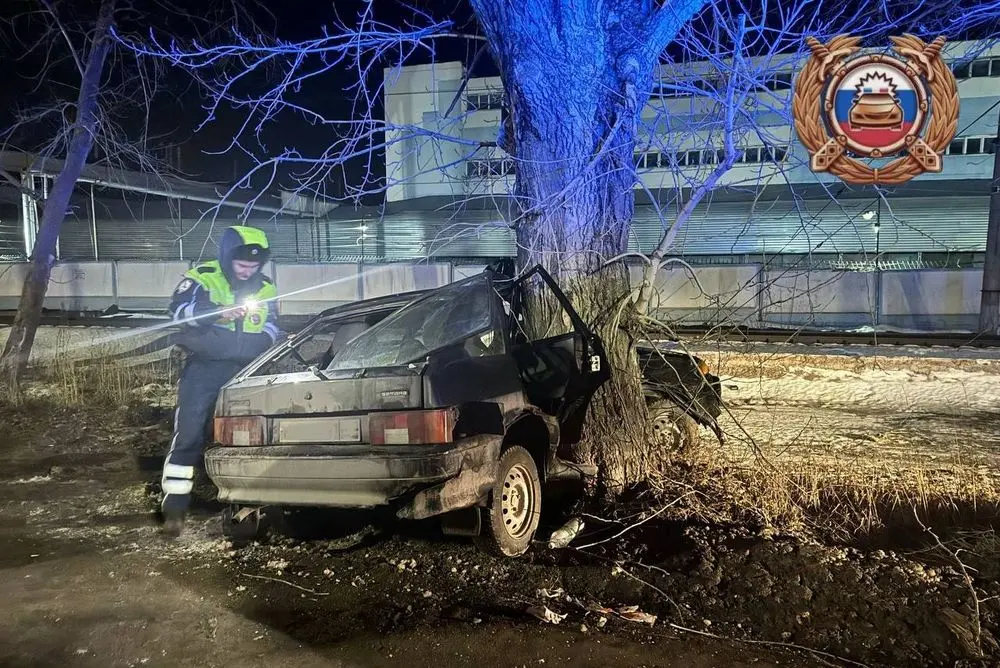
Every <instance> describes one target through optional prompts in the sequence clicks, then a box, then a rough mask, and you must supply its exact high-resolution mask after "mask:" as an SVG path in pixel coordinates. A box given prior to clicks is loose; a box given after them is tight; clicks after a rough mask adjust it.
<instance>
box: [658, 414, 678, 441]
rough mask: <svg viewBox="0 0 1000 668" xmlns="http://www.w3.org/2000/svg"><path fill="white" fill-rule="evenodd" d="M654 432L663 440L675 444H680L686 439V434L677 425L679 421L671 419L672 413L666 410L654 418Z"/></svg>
mask: <svg viewBox="0 0 1000 668" xmlns="http://www.w3.org/2000/svg"><path fill="white" fill-rule="evenodd" d="M653 432H654V433H655V434H656V436H657V437H658V438H659V439H660V440H661V441H663V442H666V443H671V444H673V445H680V444H681V442H682V441H683V440H684V434H683V433H682V432H681V429H680V427H678V426H677V422H676V421H674V420H672V419H670V413H669V412H666V411H664V412H662V413H660V415H658V416H657V417H656V418H655V419H654V420H653Z"/></svg>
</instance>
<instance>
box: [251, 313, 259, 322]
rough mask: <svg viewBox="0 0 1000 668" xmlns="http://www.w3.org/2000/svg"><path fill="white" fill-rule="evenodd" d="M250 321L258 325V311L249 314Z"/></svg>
mask: <svg viewBox="0 0 1000 668" xmlns="http://www.w3.org/2000/svg"><path fill="white" fill-rule="evenodd" d="M250 322H252V323H253V324H255V325H259V324H260V314H259V313H254V314H253V315H251V316H250Z"/></svg>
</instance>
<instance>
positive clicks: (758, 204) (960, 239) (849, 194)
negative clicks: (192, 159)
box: [384, 42, 1000, 269]
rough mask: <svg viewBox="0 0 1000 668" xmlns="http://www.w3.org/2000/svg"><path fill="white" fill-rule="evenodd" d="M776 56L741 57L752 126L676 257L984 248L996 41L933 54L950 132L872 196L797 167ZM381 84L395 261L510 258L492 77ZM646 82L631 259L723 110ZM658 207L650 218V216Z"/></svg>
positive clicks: (998, 103)
mask: <svg viewBox="0 0 1000 668" xmlns="http://www.w3.org/2000/svg"><path fill="white" fill-rule="evenodd" d="M781 58H782V57H780V56H772V57H770V59H769V62H768V64H767V65H766V68H765V65H764V64H758V63H752V64H751V70H752V69H753V68H754V67H759V69H760V72H761V76H760V77H759V78H756V77H755V80H756V82H757V83H758V84H759V85H758V87H757V92H755V93H752V94H750V95H749V97H748V98H747V99H746V103H745V107H744V108H745V109H746V110H747V112H749V116H748V117H749V118H752V119H753V122H752V123H748V124H747V126H746V127H745V128H743V132H742V133H741V136H740V137H739V138H738V146H739V150H738V156H739V158H738V162H737V164H736V165H735V166H734V167H733V168H732V169H731V170H729V171H728V172H727V173H726V174H725V175H724V176H723V177H722V179H721V181H720V183H719V186H720V187H719V188H717V189H716V190H714V191H713V192H712V193H711V195H710V196H708V197H706V198H705V201H704V202H703V203H702V204H701V205H700V206H699V207H698V209H697V210H696V212H695V214H694V216H693V217H692V219H691V220H690V221H689V223H688V224H687V225H686V226H685V227H684V229H683V230H682V232H681V234H680V236H679V237H678V240H677V246H676V248H675V252H676V253H677V254H678V255H682V256H684V257H685V258H688V259H691V260H693V261H695V262H703V263H716V264H718V263H728V262H732V263H740V262H748V261H749V262H759V261H762V260H763V261H779V262H780V261H783V260H787V261H793V262H794V261H797V260H796V259H798V260H801V259H802V258H803V257H804V256H808V258H809V260H810V264H817V263H819V264H821V265H824V266H828V267H832V268H861V269H864V267H865V265H866V264H867V263H868V262H869V261H870V258H871V256H873V255H874V254H875V253H876V252H877V253H880V254H882V257H883V258H884V261H885V262H886V263H888V264H886V265H885V266H884V267H883V268H890V267H893V266H898V268H910V267H912V268H918V267H957V266H969V265H970V264H974V263H976V262H977V261H978V260H979V258H980V257H981V253H982V250H983V248H984V246H985V241H986V224H987V217H988V209H989V193H990V179H991V176H992V171H993V162H994V156H993V146H994V138H995V137H996V136H997V125H998V115H1000V48H998V47H991V46H990V45H986V44H982V43H970V42H954V43H950V44H948V45H947V48H946V58H945V59H946V61H948V62H949V64H950V65H951V66H952V69H953V71H954V72H955V74H956V79H957V80H958V88H959V93H960V96H961V116H960V118H959V123H958V129H959V133H958V135H957V136H956V137H955V139H954V141H953V142H952V143H951V145H950V146H949V147H948V149H947V150H946V151H945V155H944V169H943V171H942V172H941V173H938V174H929V173H928V174H924V175H922V176H919V177H917V178H916V179H914V180H913V181H912V182H910V183H908V184H905V185H903V186H899V187H891V188H883V189H882V192H883V194H884V198H880V197H878V195H877V193H876V191H875V189H873V188H870V187H869V188H862V187H851V186H846V184H844V183H843V182H841V181H839V180H838V179H836V177H833V176H830V175H827V174H816V173H813V172H812V171H810V169H809V167H808V162H809V155H808V153H807V152H806V150H805V148H804V147H803V146H802V145H801V143H799V140H798V137H797V136H796V134H795V130H794V128H793V127H792V124H791V110H790V100H791V95H792V85H793V81H794V77H795V75H796V72H797V71H798V69H799V68H800V67H801V66H802V64H803V63H804V58H805V56H796V57H794V58H793V57H785V58H784V60H781ZM385 76H386V89H385V90H386V92H385V114H386V121H387V122H388V123H389V124H390V126H393V127H398V128H400V129H399V130H398V131H397V132H390V133H388V136H387V144H388V148H387V150H386V174H387V179H388V182H389V188H388V201H389V211H391V212H392V213H390V214H389V215H388V216H386V222H385V225H386V228H385V230H384V232H385V233H386V234H387V235H389V236H387V237H386V247H387V249H395V250H396V251H398V252H400V253H402V254H403V255H410V254H414V255H415V254H416V249H417V248H418V247H419V248H423V250H424V252H425V253H428V254H431V255H437V256H461V257H467V258H489V257H496V256H503V255H512V254H513V252H514V247H513V240H512V238H511V234H510V232H509V230H507V229H506V228H505V225H504V219H503V215H502V213H501V211H502V210H503V208H504V207H503V206H502V205H500V206H498V205H497V204H496V203H497V202H498V201H503V200H504V199H505V198H506V196H507V195H508V194H509V193H510V192H511V191H512V188H513V180H514V172H515V171H516V168H517V166H516V162H515V160H514V159H512V158H511V157H510V156H508V155H506V154H505V153H504V152H503V150H502V149H500V148H499V147H497V146H496V145H495V141H496V138H497V133H498V131H499V128H500V125H501V123H502V119H503V116H504V114H505V113H506V112H505V111H504V93H503V87H502V83H501V81H500V79H499V78H469V79H468V80H466V71H465V68H464V67H463V65H462V63H459V62H446V63H434V64H429V65H419V66H413V67H405V68H401V69H399V70H387V71H386V73H385ZM659 78H660V81H661V83H660V84H659V88H658V89H657V90H654V93H653V95H652V96H651V97H650V99H649V101H648V103H647V105H646V107H645V109H644V111H643V121H644V123H643V125H644V127H645V130H643V131H641V133H642V134H641V136H640V138H639V141H638V143H637V149H636V151H637V152H636V156H635V160H636V166H637V172H638V182H637V183H636V185H635V188H636V194H637V206H636V213H635V217H634V220H633V226H632V249H633V250H641V251H649V250H651V249H652V248H653V247H654V246H655V245H656V243H657V241H658V240H659V238H660V236H661V235H662V231H663V227H664V224H669V223H670V222H671V218H670V216H671V207H673V209H672V210H674V211H675V210H676V207H677V206H678V201H679V200H680V201H683V199H684V198H685V197H686V192H685V191H684V190H680V191H679V190H678V186H679V185H681V186H683V184H684V183H688V184H690V183H695V184H697V183H700V181H701V179H703V178H704V176H705V175H707V174H708V173H709V172H710V171H711V170H712V169H713V168H714V166H715V164H716V163H717V161H719V160H720V159H721V153H722V151H721V149H722V145H721V141H720V138H721V135H720V133H719V132H718V130H717V129H713V128H712V127H711V126H712V124H713V120H714V122H716V123H717V122H718V118H719V117H720V116H721V114H720V109H719V102H717V99H718V96H717V95H712V94H705V95H699V94H697V92H696V91H699V90H700V91H712V90H713V89H717V88H718V87H720V86H721V85H723V84H722V81H721V80H720V79H719V75H718V74H717V73H715V72H712V71H710V70H709V68H708V67H707V66H705V65H697V64H695V65H692V66H688V67H685V74H684V75H683V76H672V75H671V73H670V72H668V71H666V68H664V70H663V71H661V73H660V77H659ZM666 119H669V123H668V122H666ZM668 126H669V128H670V130H669V131H668V130H667V129H666V128H667V127H668ZM415 130H416V131H415ZM679 192H680V197H678V193H679ZM831 193H832V194H833V195H834V196H831ZM651 201H655V202H657V203H658V206H656V207H654V206H652V205H651V204H650V202H651ZM449 205H450V207H451V208H448V207H449ZM442 207H444V208H442ZM662 207H665V208H666V212H665V215H664V216H663V217H661V215H660V214H659V213H658V212H657V209H658V208H662ZM404 230H405V237H406V239H404V240H402V241H401V243H393V242H392V241H391V239H390V236H391V234H392V233H394V232H395V233H397V234H401V233H403V232H404ZM389 252H390V253H391V252H393V251H392V250H390V251H389ZM893 262H895V263H897V264H896V265H893V264H892V263H893ZM824 263H825V264H824Z"/></svg>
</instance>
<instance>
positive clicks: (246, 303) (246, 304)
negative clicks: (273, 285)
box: [243, 299, 257, 311]
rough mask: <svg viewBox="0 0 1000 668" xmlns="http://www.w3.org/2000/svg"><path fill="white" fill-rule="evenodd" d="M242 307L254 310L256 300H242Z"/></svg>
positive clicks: (255, 308)
mask: <svg viewBox="0 0 1000 668" xmlns="http://www.w3.org/2000/svg"><path fill="white" fill-rule="evenodd" d="M243 308H245V309H246V310H248V311H256V310H257V300H256V299H247V300H245V301H244V302H243Z"/></svg>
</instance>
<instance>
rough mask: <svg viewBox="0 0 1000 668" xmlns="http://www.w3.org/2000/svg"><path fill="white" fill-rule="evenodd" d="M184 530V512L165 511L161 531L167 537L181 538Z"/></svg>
mask: <svg viewBox="0 0 1000 668" xmlns="http://www.w3.org/2000/svg"><path fill="white" fill-rule="evenodd" d="M183 531H184V513H163V526H162V527H161V528H160V533H161V534H162V535H163V536H164V537H165V538H179V537H180V535H181V533H182V532H183Z"/></svg>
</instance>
